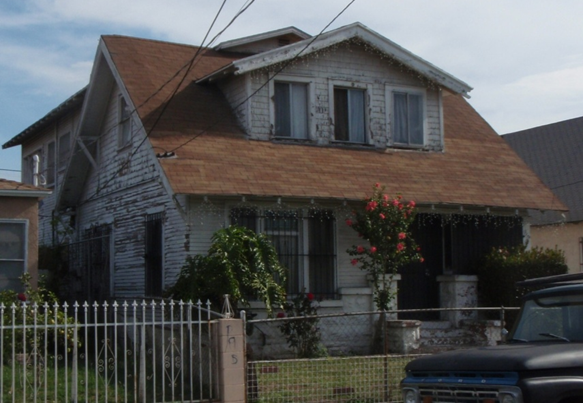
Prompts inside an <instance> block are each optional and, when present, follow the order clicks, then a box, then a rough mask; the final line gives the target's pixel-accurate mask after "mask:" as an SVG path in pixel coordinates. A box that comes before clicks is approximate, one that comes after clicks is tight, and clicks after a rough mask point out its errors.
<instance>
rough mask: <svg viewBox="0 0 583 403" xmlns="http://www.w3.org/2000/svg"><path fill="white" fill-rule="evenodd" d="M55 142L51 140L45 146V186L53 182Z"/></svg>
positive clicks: (51, 185) (50, 185) (49, 185)
mask: <svg viewBox="0 0 583 403" xmlns="http://www.w3.org/2000/svg"><path fill="white" fill-rule="evenodd" d="M56 151H57V150H56V147H55V142H54V141H51V142H50V143H49V144H48V146H47V167H46V171H45V180H46V185H47V187H53V186H54V184H55V157H56Z"/></svg>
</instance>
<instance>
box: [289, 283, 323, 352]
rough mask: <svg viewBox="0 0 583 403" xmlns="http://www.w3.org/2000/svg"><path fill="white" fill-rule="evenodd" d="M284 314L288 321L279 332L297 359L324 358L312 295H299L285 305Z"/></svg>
mask: <svg viewBox="0 0 583 403" xmlns="http://www.w3.org/2000/svg"><path fill="white" fill-rule="evenodd" d="M284 311H285V314H284V313H283V312H282V313H281V314H278V317H284V316H287V317H288V318H299V317H301V318H302V319H288V320H285V321H284V322H283V323H282V324H281V325H279V330H280V331H281V332H282V334H283V335H284V336H285V339H286V341H287V343H288V345H289V347H290V348H291V349H292V350H294V352H295V354H296V357H297V358H316V357H323V356H326V355H327V354H326V349H325V348H324V346H323V345H322V343H321V338H322V335H321V333H320V328H319V327H318V322H319V319H318V317H317V314H318V305H317V303H316V301H314V294H312V293H307V294H304V293H301V294H298V295H297V296H296V297H295V298H294V299H292V300H291V301H290V302H287V303H286V304H285V308H284Z"/></svg>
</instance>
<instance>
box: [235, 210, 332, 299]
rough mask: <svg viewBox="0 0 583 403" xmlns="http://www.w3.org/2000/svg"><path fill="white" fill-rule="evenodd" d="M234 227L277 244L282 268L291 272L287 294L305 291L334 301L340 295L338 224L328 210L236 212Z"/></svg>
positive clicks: (276, 247)
mask: <svg viewBox="0 0 583 403" xmlns="http://www.w3.org/2000/svg"><path fill="white" fill-rule="evenodd" d="M231 223H232V224H234V225H241V226H245V227H247V228H250V229H252V230H254V231H257V230H258V229H259V230H260V231H261V232H263V233H265V234H266V235H267V237H268V238H269V239H270V241H271V242H272V243H273V245H274V247H275V249H276V250H277V253H278V255H279V260H280V262H281V264H282V265H283V266H284V267H286V268H287V270H288V276H287V282H286V291H287V294H288V296H294V295H297V294H299V293H301V292H302V291H306V292H308V291H309V292H312V293H313V294H315V295H316V296H317V297H318V298H326V299H329V298H334V297H335V292H336V270H335V267H336V252H335V236H334V234H335V220H334V217H333V214H332V212H330V211H327V210H319V211H310V212H309V213H306V214H304V212H303V211H301V210H287V211H272V210H267V211H263V212H261V211H258V210H253V209H234V210H232V211H231Z"/></svg>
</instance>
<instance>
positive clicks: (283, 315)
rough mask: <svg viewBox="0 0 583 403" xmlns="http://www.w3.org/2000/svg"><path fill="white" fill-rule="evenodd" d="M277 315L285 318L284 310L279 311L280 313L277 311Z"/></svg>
mask: <svg viewBox="0 0 583 403" xmlns="http://www.w3.org/2000/svg"><path fill="white" fill-rule="evenodd" d="M277 317H278V318H285V313H283V312H278V313H277Z"/></svg>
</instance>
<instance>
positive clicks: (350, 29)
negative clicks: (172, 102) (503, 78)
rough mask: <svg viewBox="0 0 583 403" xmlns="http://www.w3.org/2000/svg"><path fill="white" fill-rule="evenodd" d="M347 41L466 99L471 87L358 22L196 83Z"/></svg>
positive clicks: (251, 58) (236, 63)
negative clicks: (358, 43)
mask: <svg viewBox="0 0 583 403" xmlns="http://www.w3.org/2000/svg"><path fill="white" fill-rule="evenodd" d="M350 39H359V40H362V41H363V42H365V43H367V44H369V45H370V46H373V47H374V48H376V49H378V50H379V51H381V52H382V53H384V54H386V55H388V56H390V57H391V58H393V59H395V60H397V61H398V62H400V63H402V64H403V65H405V66H407V67H408V68H409V69H411V70H413V71H416V72H418V73H419V74H421V75H423V76H424V77H426V78H427V79H429V80H430V81H432V82H435V83H437V84H439V85H441V86H444V87H446V88H448V89H450V90H451V91H453V92H456V93H459V94H463V95H464V96H466V97H468V93H469V92H470V91H471V90H472V87H470V86H469V85H468V84H466V83H465V82H463V81H461V80H459V79H457V78H456V77H454V76H452V75H451V74H449V73H447V72H445V71H444V70H441V69H440V68H438V67H436V66H434V65H433V64H431V63H429V62H428V61H426V60H424V59H422V58H420V57H419V56H417V55H415V54H413V53H411V52H409V51H408V50H406V49H405V48H402V47H401V46H399V45H397V44H396V43H395V42H392V41H391V40H389V39H387V38H385V37H384V36H382V35H380V34H378V33H377V32H375V31H373V30H372V29H370V28H368V27H366V26H365V25H363V24H361V23H359V22H356V23H354V24H350V25H346V26H343V27H340V28H338V29H335V30H332V31H329V32H326V33H323V34H321V35H319V36H317V37H313V38H308V39H304V40H303V41H300V42H296V43H293V44H291V45H287V46H283V47H280V48H276V49H273V50H270V51H267V52H263V53H259V54H257V55H254V56H249V57H246V58H244V59H240V60H237V61H233V63H231V64H230V65H229V66H226V67H225V68H223V69H222V70H220V71H216V72H213V73H212V74H210V75H208V76H207V77H205V78H203V79H202V80H200V81H201V82H204V81H212V80H215V79H217V78H221V77H223V76H224V75H225V74H226V73H233V74H245V73H248V72H250V71H253V70H257V69H260V68H264V67H267V66H270V65H273V64H277V63H282V62H286V61H289V60H291V59H294V58H296V57H298V56H299V55H301V56H302V57H303V56H307V55H309V54H311V53H314V52H317V51H319V50H322V49H325V48H329V47H330V46H333V45H336V44H338V43H341V42H344V41H347V40H350Z"/></svg>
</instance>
